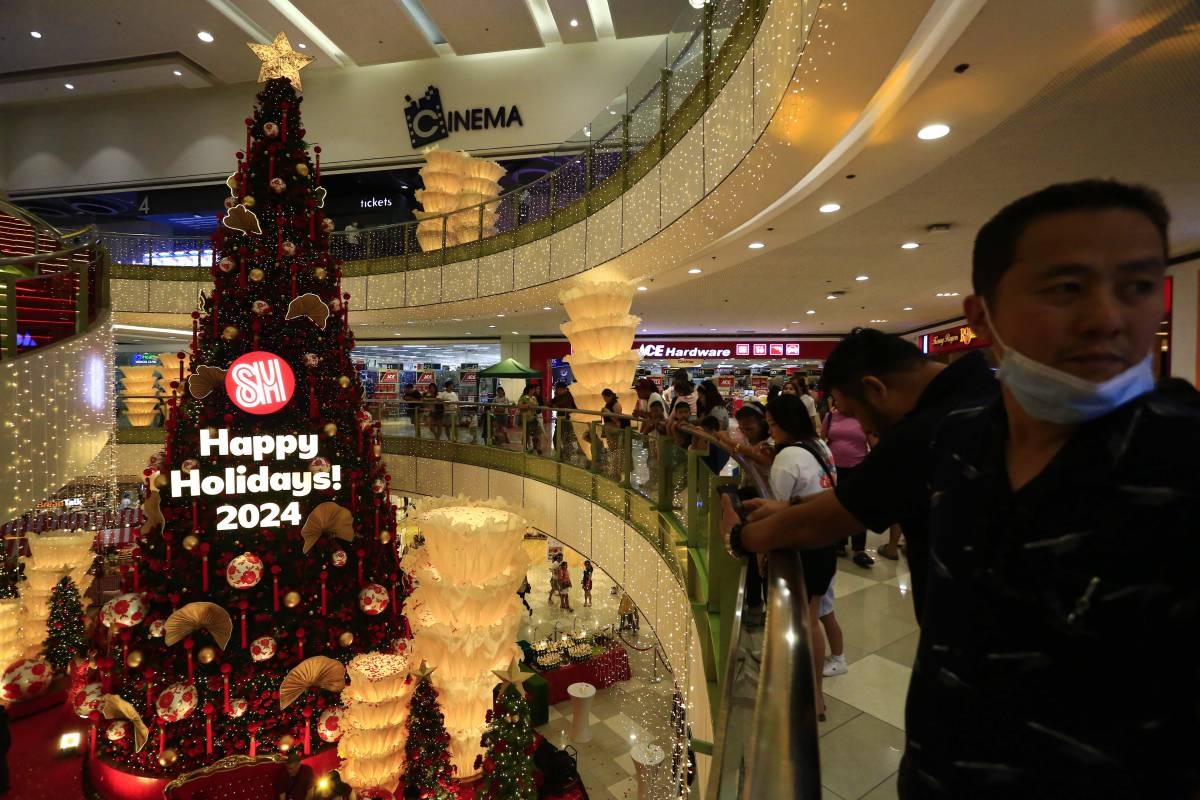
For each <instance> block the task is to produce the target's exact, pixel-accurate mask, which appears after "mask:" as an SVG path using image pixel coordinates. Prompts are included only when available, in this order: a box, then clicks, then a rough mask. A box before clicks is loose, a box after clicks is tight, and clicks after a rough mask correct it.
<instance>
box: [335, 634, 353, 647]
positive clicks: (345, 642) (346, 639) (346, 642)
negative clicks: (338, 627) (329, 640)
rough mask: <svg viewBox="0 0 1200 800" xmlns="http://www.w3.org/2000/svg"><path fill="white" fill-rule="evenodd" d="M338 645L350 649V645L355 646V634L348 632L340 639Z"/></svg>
mask: <svg viewBox="0 0 1200 800" xmlns="http://www.w3.org/2000/svg"><path fill="white" fill-rule="evenodd" d="M338 644H340V645H341V646H342V647H349V646H350V645H352V644H354V634H353V633H351V632H350V631H346V632H345V633H343V634H342V635H341V636H339V637H338Z"/></svg>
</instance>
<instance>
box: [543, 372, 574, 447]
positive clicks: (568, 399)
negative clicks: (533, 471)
mask: <svg viewBox="0 0 1200 800" xmlns="http://www.w3.org/2000/svg"><path fill="white" fill-rule="evenodd" d="M550 405H551V406H552V407H553V408H554V409H556V412H555V415H554V416H555V419H554V435H555V437H556V439H557V445H558V448H559V452H560V453H561V454H562V456H563V458H564V459H570V458H572V457H573V456H574V454H575V453H576V452H578V450H579V440H578V439H577V438H576V436H575V429H574V427H572V425H571V415H570V414H569V413H567V412H568V411H569V410H570V409H574V408H578V406H576V405H575V398H574V396H573V395H572V394H571V387H570V386H568V385H567V382H566V381H559V382H558V383H556V384H554V398H553V399H552V400H551V401H550Z"/></svg>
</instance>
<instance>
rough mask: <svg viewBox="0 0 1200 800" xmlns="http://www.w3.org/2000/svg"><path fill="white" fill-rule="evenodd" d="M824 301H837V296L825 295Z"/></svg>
mask: <svg viewBox="0 0 1200 800" xmlns="http://www.w3.org/2000/svg"><path fill="white" fill-rule="evenodd" d="M825 299H826V300H837V299H838V296H837V295H836V294H827V295H825Z"/></svg>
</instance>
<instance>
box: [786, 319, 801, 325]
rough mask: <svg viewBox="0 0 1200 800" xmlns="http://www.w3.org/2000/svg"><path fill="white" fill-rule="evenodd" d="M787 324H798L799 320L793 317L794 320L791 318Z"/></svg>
mask: <svg viewBox="0 0 1200 800" xmlns="http://www.w3.org/2000/svg"><path fill="white" fill-rule="evenodd" d="M788 324H789V325H799V324H800V320H798V319H794V320H792V321H791V322H790V323H788Z"/></svg>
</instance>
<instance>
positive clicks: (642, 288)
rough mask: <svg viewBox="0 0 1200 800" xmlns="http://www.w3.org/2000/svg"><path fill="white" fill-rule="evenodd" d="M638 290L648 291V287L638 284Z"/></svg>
mask: <svg viewBox="0 0 1200 800" xmlns="http://www.w3.org/2000/svg"><path fill="white" fill-rule="evenodd" d="M638 291H639V292H648V291H650V287H649V286H639V287H638Z"/></svg>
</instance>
